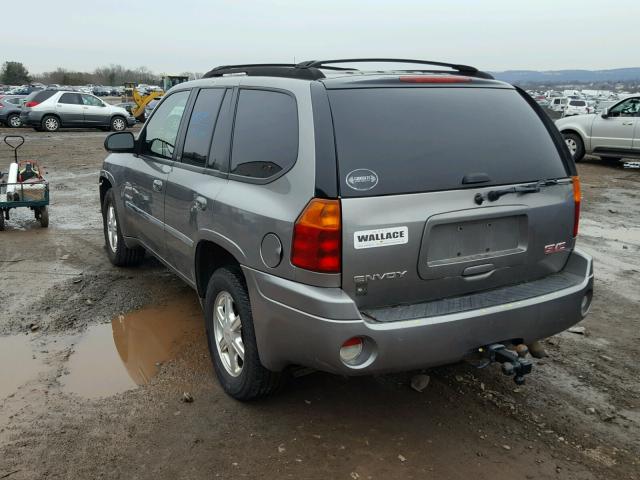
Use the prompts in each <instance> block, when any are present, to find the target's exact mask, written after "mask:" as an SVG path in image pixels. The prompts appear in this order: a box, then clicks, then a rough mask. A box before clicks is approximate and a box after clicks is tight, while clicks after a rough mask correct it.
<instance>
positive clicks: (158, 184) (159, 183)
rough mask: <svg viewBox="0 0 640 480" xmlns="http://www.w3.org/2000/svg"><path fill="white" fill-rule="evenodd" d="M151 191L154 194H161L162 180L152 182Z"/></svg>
mask: <svg viewBox="0 0 640 480" xmlns="http://www.w3.org/2000/svg"><path fill="white" fill-rule="evenodd" d="M153 189H154V190H155V191H156V192H161V191H162V180H154V181H153Z"/></svg>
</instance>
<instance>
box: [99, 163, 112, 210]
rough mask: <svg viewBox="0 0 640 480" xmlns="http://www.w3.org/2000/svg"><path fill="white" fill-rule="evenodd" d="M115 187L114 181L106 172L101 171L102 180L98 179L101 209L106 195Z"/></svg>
mask: <svg viewBox="0 0 640 480" xmlns="http://www.w3.org/2000/svg"><path fill="white" fill-rule="evenodd" d="M112 188H113V182H112V181H111V180H110V179H109V178H108V176H107V174H106V172H100V180H98V189H99V191H100V209H101V210H102V205H103V204H104V197H105V196H106V195H107V192H108V191H109V190H110V189H112Z"/></svg>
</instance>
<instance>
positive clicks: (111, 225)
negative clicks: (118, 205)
mask: <svg viewBox="0 0 640 480" xmlns="http://www.w3.org/2000/svg"><path fill="white" fill-rule="evenodd" d="M107 238H108V239H109V248H110V249H111V251H112V252H113V253H116V249H117V248H118V220H117V219H116V209H115V208H114V207H113V205H109V208H108V209H107Z"/></svg>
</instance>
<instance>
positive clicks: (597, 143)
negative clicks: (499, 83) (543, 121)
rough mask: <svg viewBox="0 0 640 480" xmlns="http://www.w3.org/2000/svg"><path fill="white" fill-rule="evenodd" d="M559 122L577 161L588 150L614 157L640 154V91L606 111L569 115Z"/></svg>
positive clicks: (589, 152) (594, 153)
mask: <svg viewBox="0 0 640 480" xmlns="http://www.w3.org/2000/svg"><path fill="white" fill-rule="evenodd" d="M556 126H557V127H558V129H559V130H560V132H561V133H562V135H563V136H564V139H565V142H566V144H567V147H568V148H569V151H570V152H571V155H572V156H573V159H574V160H575V161H576V162H579V161H580V160H582V158H583V157H584V156H585V154H592V155H597V156H599V157H600V158H603V159H606V160H610V161H617V160H620V159H621V158H623V157H631V158H640V95H637V96H634V97H629V98H625V99H624V100H621V101H619V102H617V103H615V104H614V105H613V106H611V107H609V108H606V109H605V110H604V111H603V112H602V113H597V114H596V113H592V114H587V115H575V116H571V117H569V118H567V117H566V116H565V118H561V119H559V120H557V121H556Z"/></svg>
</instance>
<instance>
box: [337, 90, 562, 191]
mask: <svg viewBox="0 0 640 480" xmlns="http://www.w3.org/2000/svg"><path fill="white" fill-rule="evenodd" d="M328 94H329V101H330V103H331V110H332V114H333V120H334V129H335V141H336V151H337V155H338V171H339V175H340V193H341V195H342V196H344V197H359V196H372V195H389V194H400V193H414V192H429V191H438V190H453V189H460V188H469V187H477V186H478V185H481V186H488V185H503V184H510V183H519V182H529V181H535V180H540V179H546V178H561V177H566V176H567V172H566V169H565V167H564V164H563V163H562V159H561V157H560V153H559V151H558V149H557V147H556V145H555V144H554V142H553V139H552V137H551V135H550V134H549V132H548V131H547V129H546V127H545V126H544V124H543V122H542V121H541V119H540V118H539V117H538V115H537V114H536V112H535V111H534V110H533V109H532V108H531V107H530V106H529V105H528V104H527V102H526V101H525V100H524V99H523V98H522V97H521V96H520V94H519V93H518V92H517V91H515V90H510V89H479V88H384V89H383V88H371V89H346V90H329V91H328ZM478 173H482V174H485V175H487V176H488V177H489V179H490V180H489V181H488V182H484V183H481V184H471V185H470V184H463V183H462V179H463V177H465V176H466V175H471V174H478Z"/></svg>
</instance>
